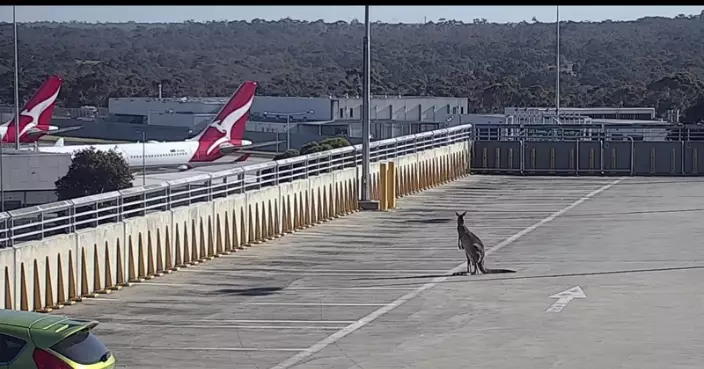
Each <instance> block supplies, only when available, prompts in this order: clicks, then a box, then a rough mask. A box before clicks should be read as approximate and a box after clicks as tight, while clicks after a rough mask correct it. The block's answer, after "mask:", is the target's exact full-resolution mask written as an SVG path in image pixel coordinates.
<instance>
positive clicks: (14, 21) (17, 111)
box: [12, 5, 20, 150]
mask: <svg viewBox="0 0 704 369" xmlns="http://www.w3.org/2000/svg"><path fill="white" fill-rule="evenodd" d="M12 26H13V28H14V29H15V149H17V150H19V149H20V91H19V90H20V82H19V80H20V66H19V58H18V56H17V19H16V17H15V6H14V5H13V6H12Z"/></svg>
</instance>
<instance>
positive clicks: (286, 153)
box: [274, 149, 301, 160]
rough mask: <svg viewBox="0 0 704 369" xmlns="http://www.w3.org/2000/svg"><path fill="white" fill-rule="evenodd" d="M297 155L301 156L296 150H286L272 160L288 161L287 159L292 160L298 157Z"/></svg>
mask: <svg viewBox="0 0 704 369" xmlns="http://www.w3.org/2000/svg"><path fill="white" fill-rule="evenodd" d="M298 155H301V153H300V152H298V150H296V149H290V150H286V151H284V152H282V153H281V154H278V155H276V156H274V160H282V159H288V158H292V157H294V156H298Z"/></svg>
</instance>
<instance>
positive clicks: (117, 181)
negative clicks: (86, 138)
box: [54, 147, 134, 200]
mask: <svg viewBox="0 0 704 369" xmlns="http://www.w3.org/2000/svg"><path fill="white" fill-rule="evenodd" d="M133 180H134V176H133V175H132V172H131V171H130V167H129V166H128V165H127V161H125V159H124V158H123V157H122V155H120V154H119V153H117V152H115V151H112V150H111V151H107V152H106V151H97V150H95V148H93V147H91V148H88V149H85V150H81V151H78V152H76V153H75V154H74V156H73V159H72V161H71V166H70V167H69V169H68V173H66V175H65V176H63V177H61V178H59V179H58V180H57V181H56V182H54V185H55V186H56V190H55V191H56V195H57V196H58V197H59V200H67V199H74V198H78V197H83V196H90V195H96V194H99V193H104V192H111V191H117V190H122V189H125V188H130V187H132V181H133Z"/></svg>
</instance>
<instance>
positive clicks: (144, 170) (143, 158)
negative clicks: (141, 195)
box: [142, 131, 147, 186]
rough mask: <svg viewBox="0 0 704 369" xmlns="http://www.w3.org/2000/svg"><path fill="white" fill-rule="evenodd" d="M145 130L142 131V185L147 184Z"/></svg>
mask: <svg viewBox="0 0 704 369" xmlns="http://www.w3.org/2000/svg"><path fill="white" fill-rule="evenodd" d="M146 145H147V132H146V131H142V186H146V185H147V146H146Z"/></svg>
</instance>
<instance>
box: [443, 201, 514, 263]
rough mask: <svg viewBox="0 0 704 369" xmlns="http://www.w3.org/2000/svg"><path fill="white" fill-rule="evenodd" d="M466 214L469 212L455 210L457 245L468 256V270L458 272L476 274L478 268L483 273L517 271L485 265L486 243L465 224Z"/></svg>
mask: <svg viewBox="0 0 704 369" xmlns="http://www.w3.org/2000/svg"><path fill="white" fill-rule="evenodd" d="M465 214H467V212H466V211H465V212H464V213H462V214H458V213H457V212H455V215H457V236H458V237H457V247H458V248H459V249H460V250H464V254H465V256H466V257H467V271H466V272H461V273H457V274H459V275H467V274H468V273H469V274H470V275H475V274H477V269H478V270H480V271H481V272H482V273H483V274H495V273H516V271H515V270H510V269H488V268H485V267H484V256H485V255H486V252H485V251H484V243H483V242H482V240H481V239H479V237H477V235H476V234H474V233H472V231H470V230H469V228H467V226H466V225H465V224H464V216H465ZM472 266H474V271H472V268H471V267H472Z"/></svg>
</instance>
